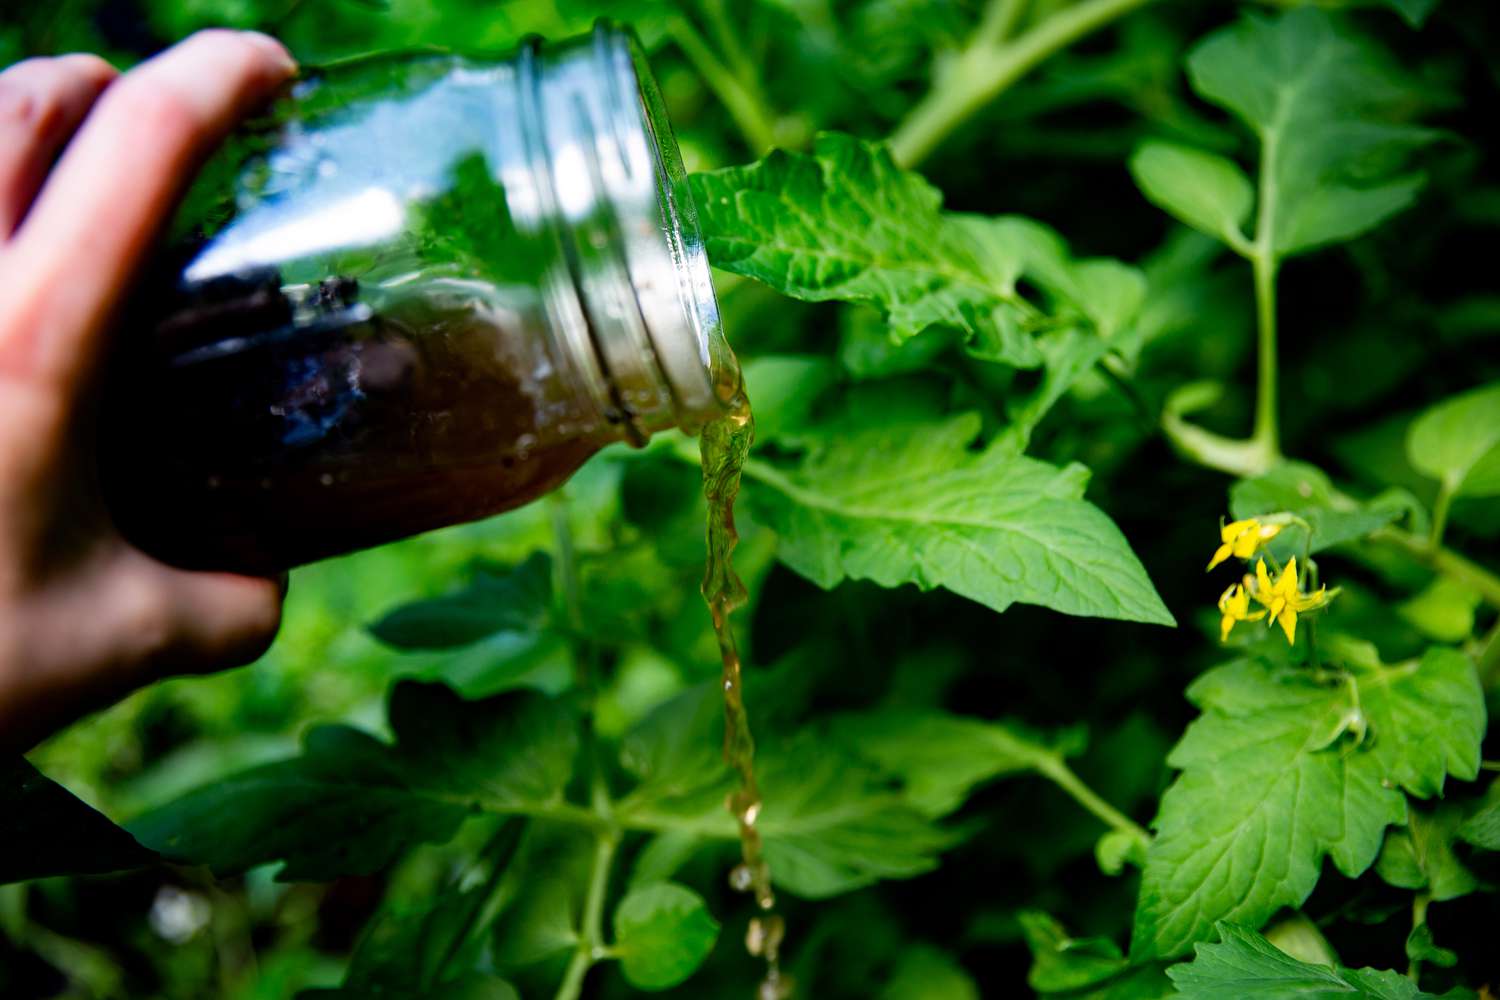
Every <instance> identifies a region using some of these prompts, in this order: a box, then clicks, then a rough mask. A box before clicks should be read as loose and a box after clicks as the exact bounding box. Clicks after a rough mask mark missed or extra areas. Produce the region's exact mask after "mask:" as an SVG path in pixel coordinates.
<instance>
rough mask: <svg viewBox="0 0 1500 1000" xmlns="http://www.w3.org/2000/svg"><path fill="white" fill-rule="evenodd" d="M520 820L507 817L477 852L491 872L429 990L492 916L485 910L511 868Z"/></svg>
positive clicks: (438, 968) (519, 834)
mask: <svg viewBox="0 0 1500 1000" xmlns="http://www.w3.org/2000/svg"><path fill="white" fill-rule="evenodd" d="M521 825H522V824H521V821H519V820H515V819H510V818H507V819H505V820H503V821H501V823H500V827H499V829H497V830H496V831H495V834H494V836H492V837H491V838H490V840H489V843H487V844H485V845H484V850H483V851H482V852H480V856H481V857H487V858H489V859H490V864H491V866H492V867H491V868H490V873H489V875H488V876H487V877H486V878H485V880H484V886H483V887H482V888H481V889H480V890H479V894H478V896H477V897H476V898H475V900H474V905H473V906H472V907H471V908H470V910H469V912H468V913H466V914H464V920H463V924H462V925H461V926H460V927H459V929H458V933H456V934H454V935H453V940H451V941H450V942H448V948H447V950H446V951H444V952H443V957H442V959H441V960H440V961H439V962H438V964H437V967H436V968H435V969H434V970H433V972H432V978H431V979H430V980H429V981H428V983H427V984H426V985H427V986H428V987H431V986H435V985H437V984H438V983H441V982H442V981H443V979H444V974H445V973H446V972H447V971H448V968H449V967H450V966H451V965H452V964H453V962H454V961H455V960H456V959H457V958H458V956H459V953H460V952H462V951H463V949H464V945H465V944H467V943H468V941H469V939H470V937H472V936H473V935H474V933H475V931H476V930H478V929H479V928H481V927H485V926H488V925H489V923H490V919H491V918H492V917H493V915H489V917H487V911H489V910H491V909H492V908H494V906H495V902H496V899H497V897H498V896H499V894H500V890H501V888H502V886H503V885H504V883H505V872H506V869H507V868H508V867H509V866H510V859H511V857H512V856H513V855H514V854H515V849H516V846H517V845H518V844H519V843H520V840H521Z"/></svg>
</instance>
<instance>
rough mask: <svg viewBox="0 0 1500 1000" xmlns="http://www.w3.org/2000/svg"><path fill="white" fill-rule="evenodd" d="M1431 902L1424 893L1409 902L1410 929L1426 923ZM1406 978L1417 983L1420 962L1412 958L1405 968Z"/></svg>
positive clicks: (1419, 978) (1420, 975)
mask: <svg viewBox="0 0 1500 1000" xmlns="http://www.w3.org/2000/svg"><path fill="white" fill-rule="evenodd" d="M1430 902H1432V896H1431V895H1430V894H1428V893H1425V892H1419V893H1417V894H1416V895H1415V896H1413V897H1412V900H1411V929H1412V930H1416V929H1417V928H1418V927H1421V926H1422V925H1423V924H1425V923H1427V904H1428V903H1430ZM1406 978H1407V979H1410V980H1411V981H1412V982H1413V983H1418V982H1419V981H1420V980H1421V978H1422V960H1421V959H1419V958H1414V959H1412V960H1411V962H1410V963H1409V964H1408V965H1407V967H1406Z"/></svg>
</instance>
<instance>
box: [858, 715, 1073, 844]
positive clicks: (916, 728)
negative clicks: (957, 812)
mask: <svg viewBox="0 0 1500 1000" xmlns="http://www.w3.org/2000/svg"><path fill="white" fill-rule="evenodd" d="M832 729H833V735H834V737H835V738H837V739H839V740H840V741H842V742H843V743H844V744H845V745H846V746H847V747H849V749H850V750H851V751H852V752H853V753H855V754H857V755H858V756H860V757H863V758H864V759H865V760H867V761H869V762H870V763H872V764H874V765H875V766H876V767H878V768H880V769H881V770H882V771H884V772H885V773H887V774H889V775H892V776H893V777H896V778H899V779H900V780H901V783H902V786H903V787H904V789H905V792H906V798H907V800H908V801H909V802H911V803H912V804H913V805H914V806H916V807H917V808H918V809H920V810H921V811H922V812H923V813H925V814H926V815H928V816H933V817H938V816H945V815H947V814H948V813H950V812H952V811H953V810H954V809H957V808H958V807H959V806H960V805H962V804H963V801H964V799H965V798H967V797H968V794H969V791H970V790H971V789H972V788H973V787H974V786H975V785H977V784H980V783H981V782H985V781H988V780H990V779H991V778H997V777H1000V776H1002V775H1007V774H1018V773H1022V772H1026V771H1033V770H1036V769H1038V768H1039V767H1041V766H1043V765H1044V764H1045V763H1047V762H1048V761H1052V760H1058V759H1061V758H1062V757H1063V756H1064V755H1065V754H1068V753H1077V752H1079V751H1080V750H1081V749H1082V746H1081V743H1082V739H1081V734H1080V733H1078V732H1077V731H1073V732H1069V733H1065V734H1062V736H1061V738H1060V739H1055V738H1054V739H1047V738H1044V737H1043V736H1042V735H1041V734H1039V733H1036V732H1033V731H1031V730H1029V729H1027V728H1026V727H1025V726H1022V725H1020V724H1018V723H1013V722H983V721H980V720H978V719H968V718H964V717H962V716H958V715H949V714H947V713H945V712H938V711H934V710H923V709H900V708H896V709H884V710H881V711H876V712H863V713H859V714H848V715H842V716H839V717H837V718H836V719H834V721H833V726H832Z"/></svg>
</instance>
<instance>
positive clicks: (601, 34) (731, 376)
mask: <svg viewBox="0 0 1500 1000" xmlns="http://www.w3.org/2000/svg"><path fill="white" fill-rule="evenodd" d="M594 42H595V45H596V46H597V50H596V51H598V52H599V53H600V55H601V56H602V57H604V58H606V59H607V60H608V62H609V64H610V69H611V73H612V77H613V79H614V80H615V81H616V86H617V89H616V92H615V102H614V103H615V107H614V113H615V114H616V115H619V116H620V121H619V123H620V124H621V125H623V126H624V127H625V128H627V129H629V128H634V129H644V131H645V134H646V137H647V140H648V141H647V144H646V145H647V147H648V150H649V152H650V155H651V158H652V166H653V168H654V170H655V171H656V176H657V183H656V185H655V188H656V193H657V205H656V214H657V219H656V222H657V223H658V226H659V231H660V235H661V236H662V237H663V238H664V240H665V243H666V252H667V255H668V257H669V258H670V265H671V271H672V273H673V275H674V277H675V279H676V284H677V288H676V303H675V305H676V308H677V310H678V311H679V314H678V316H677V317H670V316H664V315H655V316H653V315H649V314H648V315H645V316H644V319H645V320H646V323H645V326H646V333H647V335H648V337H649V339H650V341H651V347H652V350H653V351H654V353H655V354H656V360H657V362H658V364H659V365H660V367H661V370H662V373H663V374H664V375H665V378H666V382H667V385H668V388H669V389H670V391H671V393H672V396H673V400H674V403H675V409H676V410H677V423H678V425H679V426H681V427H683V428H684V429H685V430H695V429H696V428H697V427H698V426H700V425H701V424H703V423H705V422H706V421H707V420H709V419H712V418H713V417H716V416H719V415H720V414H721V413H723V412H724V411H725V410H726V409H727V408H728V407H729V405H730V404H731V403H732V401H733V399H734V397H735V396H736V395H737V394H738V393H739V391H740V388H741V386H740V371H739V365H738V363H737V362H736V361H735V359H734V354H733V352H732V351H731V350H730V348H729V345H728V342H727V341H726V340H725V338H724V331H723V323H722V321H721V319H720V314H719V303H718V298H717V296H716V295H715V293H714V286H713V278H712V274H711V271H710V267H709V260H708V252H707V249H706V247H705V245H704V240H703V233H702V228H701V226H700V224H699V219H698V211H697V206H696V205H695V204H694V201H693V197H692V192H691V190H690V189H689V187H688V175H687V168H686V166H685V165H684V163H683V160H682V154H681V151H680V149H679V148H678V145H677V139H676V136H675V134H674V133H673V130H672V125H671V121H670V120H669V118H668V116H667V107H666V102H665V100H664V99H663V98H662V94H661V89H660V87H659V86H658V85H657V82H656V78H655V76H654V74H653V73H652V71H651V67H650V63H649V61H648V58H647V53H646V50H645V47H644V46H643V45H642V44H641V41H640V38H639V36H638V35H637V34H636V33H635V31H634V30H632V29H631V28H629V27H628V26H624V25H621V24H619V23H617V22H615V21H612V20H609V19H608V18H604V19H600V20H599V21H598V22H597V23H596V24H595V27H594ZM657 263H659V262H656V261H641V260H638V259H637V260H627V268H628V269H629V270H630V274H631V281H632V282H633V283H635V284H636V285H637V289H636V290H637V293H638V294H639V295H640V297H641V299H642V303H643V309H645V310H648V311H649V310H650V308H651V307H650V306H649V305H647V302H649V301H650V299H649V297H648V296H647V295H645V294H643V293H645V292H646V291H647V290H648V289H647V288H644V287H642V285H643V284H649V283H650V282H651V281H652V277H653V276H652V275H650V274H649V273H648V274H642V273H641V272H642V271H643V270H649V268H650V267H652V265H654V264H657ZM674 318H675V319H676V320H677V321H676V322H673V321H672V320H673V319H674Z"/></svg>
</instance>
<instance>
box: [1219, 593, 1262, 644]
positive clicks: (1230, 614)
mask: <svg viewBox="0 0 1500 1000" xmlns="http://www.w3.org/2000/svg"><path fill="white" fill-rule="evenodd" d="M1219 613H1220V614H1222V615H1223V616H1224V617H1223V618H1221V619H1219V641H1220V642H1228V641H1229V631H1230V630H1231V629H1233V628H1234V624H1235V622H1258V621H1260V620H1261V619H1262V618H1264V617H1265V616H1266V613H1265V612H1264V611H1255V612H1252V611H1251V610H1250V595H1249V594H1247V593H1245V586H1244V584H1241V583H1236V584H1233V585H1232V586H1230V587H1229V589H1227V590H1225V591H1224V593H1223V594H1222V595H1220V597H1219Z"/></svg>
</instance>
